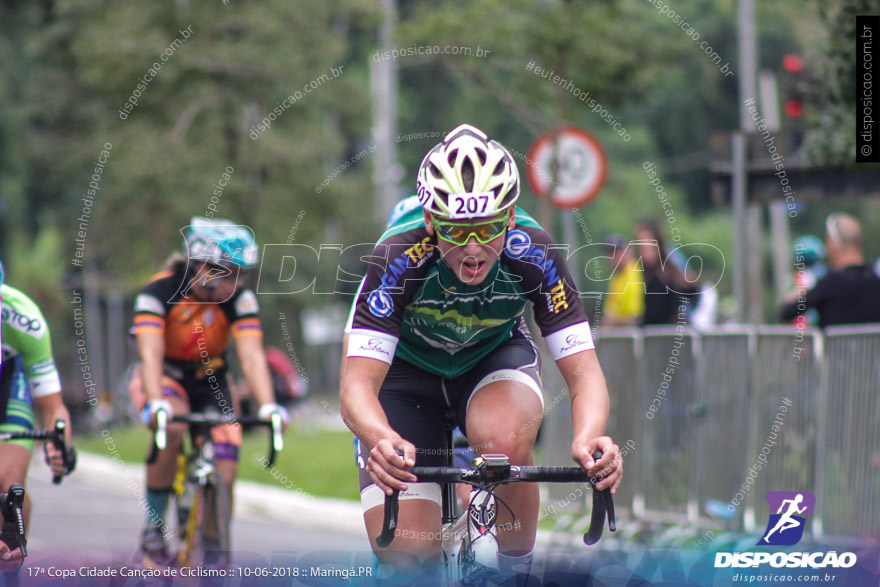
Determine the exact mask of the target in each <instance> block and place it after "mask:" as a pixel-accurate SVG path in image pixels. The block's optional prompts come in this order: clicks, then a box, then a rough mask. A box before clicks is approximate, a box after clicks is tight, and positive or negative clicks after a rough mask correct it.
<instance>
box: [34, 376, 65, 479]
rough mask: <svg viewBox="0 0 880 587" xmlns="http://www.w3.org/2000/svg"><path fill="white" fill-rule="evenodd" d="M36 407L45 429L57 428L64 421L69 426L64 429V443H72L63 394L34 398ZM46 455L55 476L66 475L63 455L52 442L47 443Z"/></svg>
mask: <svg viewBox="0 0 880 587" xmlns="http://www.w3.org/2000/svg"><path fill="white" fill-rule="evenodd" d="M34 405H35V406H36V407H37V411H39V413H40V418H41V419H42V423H43V428H47V429H51V428H53V427H54V426H55V422H56V421H57V420H64V422H65V424H66V425H67V426H66V427H65V429H64V441H65V442H67V443H69V442H70V413H69V412H68V411H67V407H65V405H64V401H63V400H62V399H61V392H58V393H50V394H49V395H44V396H40V397H35V398H34ZM45 446H46V454H47V455H49V466H50V467H51V468H52V473H53V474H54V475H63V474H64V459H63V457H62V455H61V453H60V452H59V451H58V449H57V448H55V444H54V443H52V442H47V443H46V445H45Z"/></svg>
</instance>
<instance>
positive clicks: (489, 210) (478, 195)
mask: <svg viewBox="0 0 880 587" xmlns="http://www.w3.org/2000/svg"><path fill="white" fill-rule="evenodd" d="M494 199H495V194H494V193H492V192H474V193H468V194H449V214H450V216H452V218H455V219H457V218H480V217H482V216H491V215H492V214H494V206H492V202H493V200H494Z"/></svg>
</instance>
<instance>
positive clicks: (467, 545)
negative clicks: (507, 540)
mask: <svg viewBox="0 0 880 587" xmlns="http://www.w3.org/2000/svg"><path fill="white" fill-rule="evenodd" d="M601 456H602V453H601V451H597V452H596V453H595V454H594V455H593V458H595V459H597V460H598V459H599V458H601ZM410 472H411V473H413V474H414V475H415V476H416V477H417V478H418V481H419V482H420V483H424V482H435V483H440V484H442V497H443V499H442V506H441V511H442V530H441V544H442V551H443V570H444V573H443V575H444V579H445V582H446V584H447V585H458V584H460V583H480V582H483V581H485V580H487V578H489V577H491V575H492V574H493V572H496V573H497V558H496V556H497V553H498V535H497V530H496V527H495V519H496V514H497V508H496V503H497V502H500V503H501V504H502V505H503V506H504V507H507V505H506V504H504V503H503V502H502V501H501V500H500V499H498V498H497V497H496V496H495V494H494V490H495V488H496V487H497V486H498V485H501V484H503V483H511V482H540V481H545V482H553V483H560V482H569V483H570V482H583V483H585V484H588V485H590V487H591V488H592V489H593V511H592V516H591V519H590V526H589V528H588V530H587V532H586V533H585V534H584V543H585V544H588V545H592V544H596V543H597V542H598V541H599V539H600V538H601V536H602V530H603V528H604V526H605V519H606V516H607V518H608V528H609V529H610V530H611V531H612V532H614V531H615V530H616V529H617V528H616V521H615V517H614V501H613V499H612V497H611V491H610V490H609V489H605V490H602V491H597V490H596V483H598V481H599V480H598V479H597V478H595V477H591V476H590V475H589V474H588V473H587V472H586V471H584V470H583V469H581V468H580V467H539V466H516V465H511V464H510V461H509V459H508V458H507V456H506V455H502V454H497V455H492V454H484V455H482V456H479V457H477V458H475V459H474V460H473V465H472V466H471V467H467V468H463V467H449V466H447V467H413V468H412V469H410ZM457 483H466V484H468V485H470V486H471V487H472V488H473V489H472V491H471V496H470V500H469V504H468V508H467V511H466V512H463V513H461V514H458V513H457V512H456V496H455V485H456V484H457ZM398 497H399V491H394V492H393V493H392V494H391V495H386V496H385V512H384V519H383V523H382V532H381V534H379V536H377V537H376V544H377V545H378V546H379V547H382V548H384V547H387V546H388V545H390V544H391V542H392V541H393V540H394V537H395V536H396V534H397V531H398V530H397V515H398V509H399V507H398V506H399V500H398ZM507 509H508V510H510V508H509V507H508V508H507ZM511 514H513V512H512V511H511ZM513 515H514V523H515V514H513Z"/></svg>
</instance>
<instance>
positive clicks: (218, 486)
mask: <svg viewBox="0 0 880 587" xmlns="http://www.w3.org/2000/svg"><path fill="white" fill-rule="evenodd" d="M170 420H171V421H173V422H181V423H186V424H189V425H190V436H191V439H192V442H191V443H190V444H191V450H190V451H188V452H187V451H183V450H182V451H181V453H180V455H179V456H178V469H177V474H176V476H175V480H174V485H173V488H174V493H175V496H176V499H177V508H178V512H177V513H178V517H177V541H178V548H179V551H178V553H177V562H178V564H179V565H180V566H188V565H190V564H192V563H193V562H194V559H195V558H197V556H196V554H197V552H198V550H199V546H200V544H199V533H200V532H202V531H203V530H204V526H205V523H206V520H207V519H206V517H205V511H206V507H205V506H206V505H207V502H208V501H209V497H213V499H214V503H213V506H214V508H213V509H214V511H213V512H212V514H213V515H214V522H215V524H216V526H217V528H216V530H217V534H218V540H219V547H220V550H221V553H222V554H221V558H222V559H223V563H224V564H225V563H226V562H228V556H229V536H228V533H229V522H230V517H231V511H230V508H231V504H230V503H229V488H228V487H226V484H225V483H224V482H223V480H222V479H221V478H220V477H219V474H218V473H217V470H216V468H215V466H214V450H213V449H214V441H213V439H212V438H211V430H212V429H213V428H214V427H215V426H221V425H224V424H230V423H237V424H241V425H244V426H267V427H270V428H271V429H272V432H271V434H270V439H269V440H270V444H269V458H268V459H267V463H266V465H265V466H266V467H270V466H272V464H273V463H274V462H275V458H276V455H277V453H278V451H280V450H281V449H282V448H283V447H284V440H283V437H282V435H281V418H280V416H279V415H278V414H273V416H272V419H271V421H266V420H258V419H255V418H237V419H231V418H226V417H220V416H216V415H207V414H183V415H175V416H173V417H171V418H170ZM168 421H169V417H168V414H167V412H166V411H165V410H159V411H158V412H157V414H156V422H157V427H156V433H155V435H154V444H155V448H157V449H159V450H163V449H165V448H166V447H167V441H168V435H167V425H168ZM154 454H155V453H154ZM201 546H204V545H203V544H201ZM199 562H202V561H199Z"/></svg>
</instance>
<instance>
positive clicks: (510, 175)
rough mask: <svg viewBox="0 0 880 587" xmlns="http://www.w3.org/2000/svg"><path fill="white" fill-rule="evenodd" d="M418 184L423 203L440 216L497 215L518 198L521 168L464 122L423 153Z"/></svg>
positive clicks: (471, 216) (498, 145)
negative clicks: (518, 168)
mask: <svg viewBox="0 0 880 587" xmlns="http://www.w3.org/2000/svg"><path fill="white" fill-rule="evenodd" d="M418 188H419V192H418V194H419V202H420V203H421V205H422V207H423V208H424V209H425V210H427V211H428V212H429V213H431V214H433V215H435V216H438V217H440V218H442V219H445V220H451V219H468V218H482V217H487V216H497V215H498V214H500V213H501V212H504V211H505V210H507V209H509V208H510V207H512V206H513V205H514V203H515V202H516V199H517V198H518V197H519V171H518V170H517V167H516V162H515V161H514V160H513V157H512V156H511V155H510V153H508V151H507V149H505V148H504V147H503V146H502V145H501V143H498V142H497V141H490V140H489V138H488V137H487V136H486V135H485V133H483V132H482V131H481V130H480V129H478V128H475V127H473V126H471V125H469V124H462V125H461V126H459V127H457V128H455V129H454V130H452V131H450V133H449V134H447V135H446V137H445V138H444V139H443V142H442V143H439V144H438V145H436V146H435V147H434V148H433V149H431V150H430V151H428V154H427V155H425V158H424V159H423V160H422V164H421V165H420V166H419V175H418Z"/></svg>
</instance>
